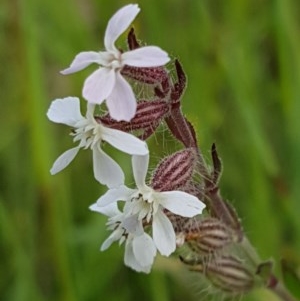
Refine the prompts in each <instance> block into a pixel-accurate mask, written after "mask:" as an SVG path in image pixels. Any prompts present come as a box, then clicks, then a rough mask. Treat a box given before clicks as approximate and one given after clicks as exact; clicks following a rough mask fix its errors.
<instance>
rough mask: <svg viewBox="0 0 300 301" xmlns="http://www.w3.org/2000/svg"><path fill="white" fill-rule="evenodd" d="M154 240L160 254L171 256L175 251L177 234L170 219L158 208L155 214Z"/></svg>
mask: <svg viewBox="0 0 300 301" xmlns="http://www.w3.org/2000/svg"><path fill="white" fill-rule="evenodd" d="M152 229H153V240H154V243H155V245H156V247H157V249H158V251H159V252H160V254H162V255H165V256H169V255H170V254H171V253H173V252H174V251H175V248H176V236H175V232H174V229H173V226H172V223H171V222H170V220H169V219H168V218H167V217H166V215H165V214H164V213H163V212H162V211H161V210H158V211H157V213H156V214H155V215H154V216H153V227H152Z"/></svg>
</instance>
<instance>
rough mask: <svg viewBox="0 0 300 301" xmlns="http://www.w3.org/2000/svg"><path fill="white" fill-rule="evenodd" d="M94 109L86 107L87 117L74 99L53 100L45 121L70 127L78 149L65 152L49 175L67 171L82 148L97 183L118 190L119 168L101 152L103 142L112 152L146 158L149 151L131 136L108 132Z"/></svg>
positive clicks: (89, 106)
mask: <svg viewBox="0 0 300 301" xmlns="http://www.w3.org/2000/svg"><path fill="white" fill-rule="evenodd" d="M94 107H95V105H88V109H87V113H86V117H83V116H82V115H81V113H80V102H79V99H78V98H77V97H67V98H63V99H56V100H54V101H53V102H52V103H51V105H50V108H49V110H48V112H47V116H48V118H49V119H50V120H51V121H53V122H56V123H62V124H66V125H69V126H71V127H72V128H73V131H72V133H71V135H72V136H73V137H74V138H73V141H74V142H79V144H78V146H76V147H74V148H71V149H69V150H67V151H66V152H64V153H63V154H62V155H61V156H60V157H58V158H57V160H56V161H55V162H54V164H53V166H52V168H51V170H50V172H51V174H56V173H58V172H60V171H61V170H62V169H64V168H65V167H67V166H68V165H69V164H70V163H71V161H73V159H74V158H75V156H76V155H77V153H78V151H79V150H80V149H81V148H83V149H87V148H90V149H92V152H93V169H94V176H95V178H96V180H97V181H99V182H100V183H102V184H105V185H107V186H108V187H115V186H119V185H120V184H122V183H123V182H124V174H123V171H122V169H121V167H120V166H119V165H118V164H117V163H116V162H115V161H114V160H113V159H112V158H111V157H110V156H108V155H107V154H106V153H105V152H104V151H103V150H102V148H101V143H102V141H106V142H107V143H109V144H111V145H112V146H114V147H115V148H117V149H119V150H121V151H123V152H125V153H128V154H130V155H134V154H147V153H148V148H147V144H146V143H145V142H144V141H141V140H139V139H138V138H136V137H134V136H133V135H131V134H128V133H125V132H122V131H119V130H115V129H111V128H108V127H105V126H103V125H102V124H100V123H98V122H97V121H96V120H95V118H94V116H93V114H94V109H95V108H94Z"/></svg>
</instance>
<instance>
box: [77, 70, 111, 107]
mask: <svg viewBox="0 0 300 301" xmlns="http://www.w3.org/2000/svg"><path fill="white" fill-rule="evenodd" d="M115 81H116V74H115V71H114V70H113V69H110V68H105V67H102V68H99V69H98V70H96V71H95V72H93V73H92V74H91V75H90V76H89V77H88V78H87V79H86V80H85V82H84V85H83V91H82V95H83V97H84V98H85V99H86V100H87V101H88V102H91V103H96V104H101V103H102V102H103V101H104V99H106V98H107V97H108V96H109V95H110V93H111V91H112V90H113V87H114V85H115Z"/></svg>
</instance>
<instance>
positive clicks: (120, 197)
mask: <svg viewBox="0 0 300 301" xmlns="http://www.w3.org/2000/svg"><path fill="white" fill-rule="evenodd" d="M134 192H135V190H133V189H130V188H128V187H126V186H125V185H121V186H120V187H117V188H112V189H109V190H108V191H107V192H106V193H105V194H104V195H102V196H101V197H100V198H99V199H98V200H97V205H98V207H106V206H107V205H109V204H114V203H116V202H117V201H129V200H130V199H131V196H132V194H133V193H134Z"/></svg>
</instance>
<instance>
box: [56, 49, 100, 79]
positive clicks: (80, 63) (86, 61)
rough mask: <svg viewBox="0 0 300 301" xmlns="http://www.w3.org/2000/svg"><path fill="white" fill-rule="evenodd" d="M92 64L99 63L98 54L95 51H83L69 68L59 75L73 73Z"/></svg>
mask: <svg viewBox="0 0 300 301" xmlns="http://www.w3.org/2000/svg"><path fill="white" fill-rule="evenodd" d="M92 63H99V53H98V52H95V51H84V52H80V53H78V54H77V55H76V56H75V58H74V60H73V62H72V63H71V65H70V67H69V68H67V69H65V70H62V71H61V72H60V73H61V74H63V75H66V74H70V73H74V72H77V71H80V70H82V69H84V68H86V67H87V66H88V65H90V64H92Z"/></svg>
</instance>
